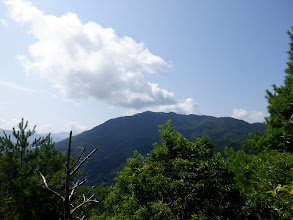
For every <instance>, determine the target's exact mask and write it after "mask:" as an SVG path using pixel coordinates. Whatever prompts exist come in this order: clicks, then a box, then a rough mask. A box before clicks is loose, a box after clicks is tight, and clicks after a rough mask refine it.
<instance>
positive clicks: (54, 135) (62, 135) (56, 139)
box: [0, 128, 69, 142]
mask: <svg viewBox="0 0 293 220" xmlns="http://www.w3.org/2000/svg"><path fill="white" fill-rule="evenodd" d="M4 132H5V133H6V134H7V135H8V136H9V135H11V139H12V141H14V140H15V139H14V137H13V135H12V133H13V132H12V130H4V129H1V128H0V137H3V136H4ZM47 135H48V133H35V134H34V135H33V136H32V137H30V138H29V141H30V142H33V140H34V139H35V138H39V137H46V136H47ZM67 137H69V132H60V133H51V138H52V140H53V142H59V141H62V140H64V139H65V138H67Z"/></svg>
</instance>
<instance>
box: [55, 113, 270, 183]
mask: <svg viewBox="0 0 293 220" xmlns="http://www.w3.org/2000/svg"><path fill="white" fill-rule="evenodd" d="M167 120H171V122H172V124H173V127H174V128H175V129H176V130H177V131H179V132H180V133H181V134H182V135H183V136H184V137H186V138H188V139H192V138H193V137H202V136H209V137H210V139H211V141H212V142H214V143H215V150H216V151H217V152H223V150H224V147H225V146H229V147H233V148H234V149H239V148H240V144H239V141H245V140H246V138H247V136H248V134H249V133H251V132H252V133H255V132H259V133H262V132H264V131H265V125H263V124H260V123H256V124H249V123H247V122H244V121H241V120H237V119H233V118H216V117H212V116H198V115H179V114H175V113H154V112H144V113H140V114H136V115H134V116H126V117H120V118H116V119H111V120H109V121H107V122H105V123H103V124H101V125H99V126H97V127H95V128H93V129H91V130H89V131H85V132H83V133H81V134H79V135H76V136H74V137H72V149H73V151H75V152H77V151H78V147H80V146H83V145H88V148H89V149H88V151H90V149H91V148H92V147H95V146H100V149H99V150H98V151H97V152H96V153H95V154H94V155H93V156H92V158H91V159H90V160H89V161H88V162H87V163H86V164H85V165H84V171H85V172H84V175H86V176H89V180H90V181H91V183H93V184H95V185H100V184H110V183H112V182H113V178H114V176H115V174H116V171H117V170H119V169H121V168H122V167H123V165H124V164H125V162H126V159H127V158H128V157H130V156H132V154H133V151H134V150H138V151H139V152H140V153H142V154H147V153H148V152H150V150H152V147H153V146H152V144H153V143H154V142H160V137H159V125H162V124H165V123H166V121H167ZM67 146H68V139H66V140H63V141H61V142H58V143H56V148H57V149H58V150H61V151H65V150H66V149H67Z"/></svg>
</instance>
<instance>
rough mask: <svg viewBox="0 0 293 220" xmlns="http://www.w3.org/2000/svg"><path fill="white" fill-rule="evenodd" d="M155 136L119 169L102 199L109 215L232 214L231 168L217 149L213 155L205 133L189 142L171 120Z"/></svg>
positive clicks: (234, 213)
mask: <svg viewBox="0 0 293 220" xmlns="http://www.w3.org/2000/svg"><path fill="white" fill-rule="evenodd" d="M160 135H161V137H162V145H161V146H160V145H158V144H154V149H153V150H152V151H151V153H149V154H148V155H147V156H146V157H143V156H142V155H140V154H138V153H137V152H135V154H134V157H133V158H129V159H128V160H127V166H126V167H125V168H124V170H123V171H121V172H119V174H118V177H117V178H116V184H115V186H114V187H113V188H112V190H111V192H110V194H109V196H108V199H107V202H106V203H107V204H108V207H109V209H110V215H111V216H112V217H108V218H113V219H190V218H195V217H200V218H209V219H218V218H233V219H237V217H238V211H237V210H238V207H237V204H238V201H237V200H238V199H239V194H238V192H237V191H235V190H233V183H234V182H233V173H232V172H230V170H229V169H228V167H227V163H226V161H225V160H224V159H223V158H222V157H221V156H220V154H217V155H213V144H211V143H210V142H209V140H208V138H197V139H195V140H194V141H188V140H187V139H185V138H183V137H182V135H181V134H180V133H178V132H177V131H175V130H174V129H173V128H172V126H171V123H170V122H168V123H167V124H166V125H165V126H162V127H161V130H160ZM233 201H237V202H234V204H233ZM104 217H105V215H104Z"/></svg>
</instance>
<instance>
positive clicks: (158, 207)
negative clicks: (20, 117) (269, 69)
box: [0, 33, 293, 219]
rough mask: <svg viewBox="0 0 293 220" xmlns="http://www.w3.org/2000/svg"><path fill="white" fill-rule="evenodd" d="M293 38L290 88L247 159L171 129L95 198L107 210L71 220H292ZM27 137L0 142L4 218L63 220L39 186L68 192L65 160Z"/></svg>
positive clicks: (279, 93)
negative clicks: (65, 177) (47, 186)
mask: <svg viewBox="0 0 293 220" xmlns="http://www.w3.org/2000/svg"><path fill="white" fill-rule="evenodd" d="M289 36H290V39H291V43H290V50H289V52H288V53H289V61H288V63H287V64H288V67H287V69H286V71H285V73H286V75H285V80H284V85H283V86H280V87H277V86H276V85H274V86H273V92H270V91H267V96H266V98H267V99H268V103H269V105H268V112H269V114H270V115H269V117H267V118H266V122H265V123H266V125H267V128H268V129H267V131H266V133H264V134H259V135H255V134H254V135H250V137H249V139H248V141H247V143H246V144H245V146H246V147H248V148H249V149H251V151H250V152H249V153H247V152H245V151H243V150H238V151H235V149H233V148H226V154H227V157H225V158H224V157H223V156H222V155H221V154H220V153H214V145H213V144H212V142H211V141H210V140H209V138H208V137H201V138H194V139H192V140H190V139H189V138H185V137H184V136H183V135H182V134H181V133H179V132H178V131H176V129H175V128H173V127H172V125H171V122H167V123H166V124H165V125H163V126H161V129H160V137H161V141H158V142H157V143H155V144H154V145H153V150H152V151H151V152H149V153H148V154H146V156H143V155H142V154H140V153H138V152H137V151H136V152H135V153H134V155H133V157H131V158H129V159H128V160H127V164H126V165H125V167H124V169H123V170H122V171H120V172H118V174H117V177H116V179H115V185H113V186H112V187H105V188H104V187H98V188H97V189H96V190H95V192H96V193H98V197H99V198H98V199H99V200H100V201H101V202H100V203H99V204H98V205H95V206H85V207H84V208H83V209H82V210H80V211H79V212H78V213H77V214H76V216H72V217H70V219H76V218H77V215H79V214H80V215H82V216H84V219H292V218H293V208H292V207H293V183H292V180H293V154H292V151H293V150H292V149H293V148H292V141H293V137H292V131H293V35H292V34H291V33H289ZM202 124H203V125H202V126H206V125H204V122H203V121H202ZM182 126H183V127H184V126H186V125H183V124H182ZM215 126H217V125H215ZM26 129H27V123H24V121H21V123H20V124H19V128H18V130H15V129H14V131H13V136H14V137H15V139H16V142H13V141H11V137H9V136H5V135H4V137H1V138H0V179H1V182H0V218H1V219H59V218H60V217H61V218H62V215H61V214H60V212H59V211H60V210H61V209H62V208H60V207H62V203H61V202H60V201H59V200H58V198H57V197H56V194H54V193H50V191H49V190H44V187H40V185H41V184H48V185H50V186H51V188H52V189H54V190H56V191H58V190H59V191H60V189H62V187H63V186H64V181H65V180H64V178H63V174H64V169H65V158H66V155H65V154H63V153H61V152H58V151H56V150H55V149H54V144H53V143H52V141H51V139H50V136H48V137H46V138H40V139H37V140H35V141H34V142H33V143H31V144H30V143H29V141H28V138H29V137H30V136H31V135H32V134H33V133H34V130H32V131H30V130H28V131H26ZM189 131H191V130H189ZM123 132H125V131H123V130H121V133H123ZM133 132H134V133H135V132H136V131H135V130H133ZM192 134H193V133H192V132H191V133H190V135H192ZM132 135H133V133H132ZM154 135H155V134H154ZM215 135H217V134H216V133H215ZM93 139H94V137H93ZM113 139H115V138H113ZM73 141H74V139H73ZM114 150H115V149H114ZM116 150H119V147H118V148H116ZM36 169H38V170H40V171H42V173H44V174H45V175H46V176H45V178H46V179H47V181H48V183H46V182H45V181H44V179H43V180H42V178H41V177H40V175H39V174H38V173H37V172H36ZM60 177H61V178H60ZM73 187H74V186H73ZM92 191H93V189H92V188H91V187H83V188H81V189H80V190H79V191H78V192H77V193H76V194H74V195H73V196H74V197H75V198H76V200H77V201H78V200H82V197H81V196H80V195H88V194H89V193H92ZM61 192H62V191H61ZM84 200H85V199H84Z"/></svg>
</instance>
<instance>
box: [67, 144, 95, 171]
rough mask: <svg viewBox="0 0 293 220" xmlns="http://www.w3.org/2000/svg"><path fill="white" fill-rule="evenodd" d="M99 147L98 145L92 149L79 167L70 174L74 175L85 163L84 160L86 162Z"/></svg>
mask: <svg viewBox="0 0 293 220" xmlns="http://www.w3.org/2000/svg"><path fill="white" fill-rule="evenodd" d="M98 149H99V148H98V147H97V148H96V149H94V150H92V152H90V153H89V154H88V155H87V156H86V157H85V158H84V159H83V160H82V161H81V162H80V164H78V166H77V167H75V168H74V170H73V171H72V172H71V173H70V176H72V175H73V174H74V173H75V172H76V171H77V170H78V169H79V168H80V167H81V165H82V164H84V162H86V161H87V160H88V159H89V158H90V157H91V156H92V155H93V154H94V153H95V152H96V151H97V150H98Z"/></svg>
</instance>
